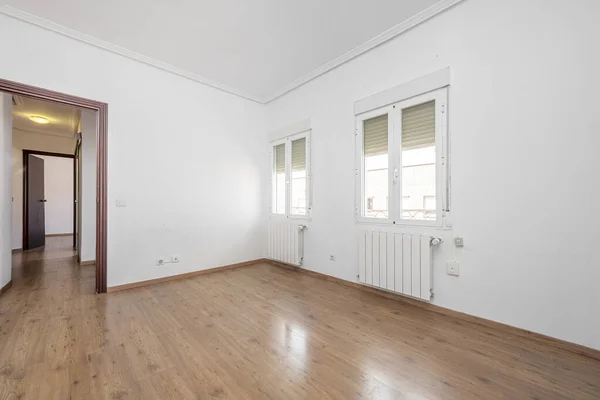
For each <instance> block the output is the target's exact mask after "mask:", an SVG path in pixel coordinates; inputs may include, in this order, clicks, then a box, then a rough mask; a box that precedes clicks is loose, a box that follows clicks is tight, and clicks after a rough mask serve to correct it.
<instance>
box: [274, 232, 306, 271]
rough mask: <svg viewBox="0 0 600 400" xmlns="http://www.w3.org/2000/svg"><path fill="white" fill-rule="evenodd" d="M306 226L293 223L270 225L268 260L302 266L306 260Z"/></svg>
mask: <svg viewBox="0 0 600 400" xmlns="http://www.w3.org/2000/svg"><path fill="white" fill-rule="evenodd" d="M305 229H306V226H304V225H300V224H298V223H293V222H279V221H271V222H270V223H269V252H268V258H270V259H271V260H276V261H281V262H284V263H286V264H292V265H297V266H300V265H302V261H303V259H304V231H305Z"/></svg>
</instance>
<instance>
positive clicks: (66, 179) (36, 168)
mask: <svg viewBox="0 0 600 400" xmlns="http://www.w3.org/2000/svg"><path fill="white" fill-rule="evenodd" d="M74 158H75V156H74V155H73V154H63V153H51V152H46V151H37V150H23V251H26V250H31V249H35V248H38V247H42V246H45V245H46V237H50V236H70V237H72V243H73V247H75V243H76V242H75V238H76V236H77V232H76V226H75V224H74V218H76V215H77V209H76V203H75V202H76V186H75V184H76V182H75V180H74V176H75V170H74V168H75V164H74V162H73V160H74ZM48 164H49V165H48ZM48 167H50V168H49V169H48ZM49 192H50V193H49ZM49 199H50V202H49Z"/></svg>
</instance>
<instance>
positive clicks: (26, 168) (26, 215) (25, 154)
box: [21, 149, 75, 251]
mask: <svg viewBox="0 0 600 400" xmlns="http://www.w3.org/2000/svg"><path fill="white" fill-rule="evenodd" d="M30 155H32V156H35V155H38V156H50V157H61V158H72V159H75V155H73V154H64V153H52V152H49V151H39V150H27V149H23V244H22V245H21V248H22V249H23V251H25V250H29V246H28V245H27V243H29V226H28V225H29V224H28V223H29V191H28V190H27V186H28V185H29V156H30ZM73 168H75V165H73ZM73 173H74V172H73ZM73 190H75V182H73ZM74 206H75V204H73V207H74ZM73 235H75V232H74V231H73Z"/></svg>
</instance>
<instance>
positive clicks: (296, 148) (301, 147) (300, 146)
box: [292, 138, 306, 171]
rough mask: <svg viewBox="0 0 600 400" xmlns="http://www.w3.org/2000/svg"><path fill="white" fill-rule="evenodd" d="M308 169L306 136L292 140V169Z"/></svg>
mask: <svg viewBox="0 0 600 400" xmlns="http://www.w3.org/2000/svg"><path fill="white" fill-rule="evenodd" d="M304 170H306V138H302V139H298V140H294V141H293V142H292V171H304Z"/></svg>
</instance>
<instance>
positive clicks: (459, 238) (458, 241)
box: [454, 236, 465, 247]
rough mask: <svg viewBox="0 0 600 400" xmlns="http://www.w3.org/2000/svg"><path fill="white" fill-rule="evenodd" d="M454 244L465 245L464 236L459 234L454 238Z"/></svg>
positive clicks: (457, 245)
mask: <svg viewBox="0 0 600 400" xmlns="http://www.w3.org/2000/svg"><path fill="white" fill-rule="evenodd" d="M454 245H455V246H456V247H463V246H464V245H465V240H464V239H463V237H462V236H457V237H455V238H454Z"/></svg>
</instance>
